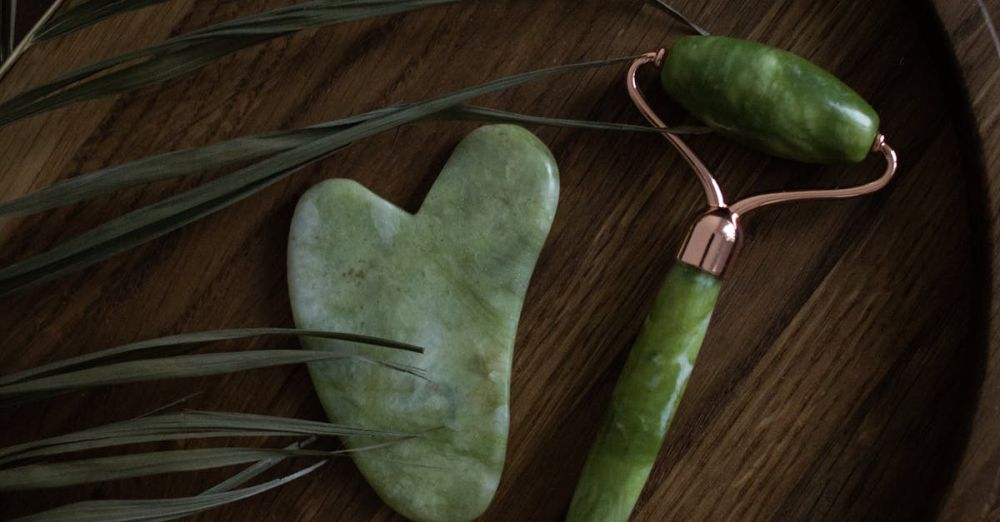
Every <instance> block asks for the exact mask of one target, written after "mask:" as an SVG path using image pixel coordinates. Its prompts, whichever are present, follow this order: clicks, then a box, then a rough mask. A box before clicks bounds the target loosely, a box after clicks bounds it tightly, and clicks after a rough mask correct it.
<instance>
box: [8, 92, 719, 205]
mask: <svg viewBox="0 0 1000 522" xmlns="http://www.w3.org/2000/svg"><path fill="white" fill-rule="evenodd" d="M395 109H396V108H391V109H382V110H379V111H373V112H368V113H364V114H361V115H358V116H354V117H350V118H342V119H339V120H334V121H330V122H327V123H323V124H321V125H317V126H314V127H308V128H301V129H293V130H289V131H281V132H272V133H268V134H260V135H256V136H248V137H243V138H236V139H232V140H229V141H224V142H220V143H214V144H211V145H206V146H203V147H196V148H190V149H185V150H180V151H175V152H168V153H165V154H158V155H155V156H149V157H146V158H142V159H139V160H136V161H133V162H129V163H125V164H122V165H116V166H113V167H109V168H106V169H101V170H97V171H94V172H90V173H87V174H83V175H80V176H75V177H72V178H69V179H66V180H63V181H59V182H57V183H54V184H52V185H51V186H49V187H46V188H44V189H41V190H37V191H35V192H32V193H29V194H26V195H24V196H21V197H19V198H16V199H12V200H10V201H7V202H3V203H0V216H4V215H16V214H20V215H26V214H34V213H37V212H42V211H45V210H51V209H53V208H58V207H62V206H66V205H70V204H73V203H78V202H80V201H84V200H87V199H91V198H95V197H98V196H101V195H104V194H108V193H111V192H114V191H117V190H123V189H126V188H130V187H134V186H137V185H143V184H147V183H152V182H155V181H162V180H165V179H171V178H177V177H181V176H186V175H189V174H193V173H197V172H203V171H209V170H213V169H219V168H223V167H227V166H230V165H233V164H236V163H242V162H246V161H252V160H257V159H260V158H263V157H265V156H270V155H273V154H277V153H280V152H285V151H288V150H291V149H294V148H295V147H298V146H300V145H304V144H306V143H308V142H310V141H312V140H315V139H318V138H320V137H323V136H329V135H330V134H331V133H333V132H335V131H337V130H341V129H343V128H346V127H348V126H351V125H354V124H357V123H360V122H362V121H366V120H369V119H372V118H374V117H377V116H381V115H384V114H387V113H388V112H389V111H392V110H395ZM438 118H439V119H446V120H477V121H491V122H508V123H522V124H533V125H543V126H553V127H567V128H576V129H590V130H607V131H629V132H646V133H662V132H664V131H662V130H661V129H656V128H654V127H648V126H643V125H628V124H621V123H610V122H598V121H587V120H573V119H565V118H548V117H544V116H533V115H527V114H519V113H516V112H509V111H502V110H497V109H491V108H486V107H475V106H466V105H462V106H458V107H455V108H454V109H449V110H448V111H445V112H443V113H441V114H440V115H439V116H438ZM669 132H670V133H672V134H704V133H707V132H710V129H708V128H707V127H682V126H677V127H671V129H670V131H669Z"/></svg>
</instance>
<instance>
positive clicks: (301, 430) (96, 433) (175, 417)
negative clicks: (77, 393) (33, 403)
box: [0, 411, 413, 467]
mask: <svg viewBox="0 0 1000 522" xmlns="http://www.w3.org/2000/svg"><path fill="white" fill-rule="evenodd" d="M307 435H308V436H313V437H332V436H343V437H352V436H353V437H357V436H363V437H379V438H383V439H394V440H403V439H406V438H411V437H413V435H412V434H407V433H400V432H393V431H384V430H374V429H367V428H359V427H352V426H343V425H338V424H330V423H326V422H317V421H309V420H302V419H294V418H285V417H271V416H266V415H252V414H246V413H225V412H210V411H187V412H181V413H169V414H163V415H155V416H149V417H140V418H136V419H131V420H127V421H123V422H115V423H111V424H105V425H103V426H98V427H95V428H90V429H86V430H81V431H77V432H74V433H69V434H66V435H60V436H57V437H50V438H47V439H41V440H34V441H30V442H26V443H23V444H18V445H15V446H10V447H7V448H3V449H0V467H10V465H11V464H12V463H17V462H21V461H24V460H27V459H37V458H41V457H54V456H58V455H66V454H70V453H75V452H80V451H89V450H95V449H101V448H111V447H119V446H127V445H131V444H141V443H147V442H164V441H178V440H190V439H211V438H230V437H234V438H235V437H300V436H307Z"/></svg>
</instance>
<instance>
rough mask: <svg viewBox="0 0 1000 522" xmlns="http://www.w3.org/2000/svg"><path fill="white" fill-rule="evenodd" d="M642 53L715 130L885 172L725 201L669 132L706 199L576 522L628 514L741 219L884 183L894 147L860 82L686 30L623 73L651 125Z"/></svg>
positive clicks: (614, 410)
mask: <svg viewBox="0 0 1000 522" xmlns="http://www.w3.org/2000/svg"><path fill="white" fill-rule="evenodd" d="M646 65H654V66H656V67H659V68H660V69H661V82H662V85H663V87H664V88H665V89H666V91H667V93H668V94H669V95H670V96H671V97H672V98H673V99H674V100H676V101H677V102H678V103H679V104H680V105H681V106H682V107H683V108H684V109H685V110H687V111H688V112H689V113H691V114H692V115H693V116H695V117H696V118H698V119H699V120H701V121H702V122H704V123H705V124H706V125H708V126H709V127H711V128H712V129H714V130H715V131H716V132H718V133H719V134H722V135H723V136H726V137H728V138H731V139H733V140H735V141H737V142H740V143H742V144H744V145H747V146H749V147H751V148H755V149H757V150H759V151H762V152H764V153H767V154H770V155H773V156H778V157H783V158H787V159H792V160H797V161H803V162H808V163H822V164H836V163H857V162H860V161H862V160H864V159H865V158H866V157H867V156H868V155H869V154H870V153H872V152H874V153H877V154H881V155H882V156H884V158H885V160H886V163H887V167H886V169H885V173H884V174H883V175H882V176H881V177H880V178H878V179H877V180H875V181H872V182H869V183H866V184H863V185H860V186H856V187H851V188H841V189H829V190H801V191H791V192H778V193H769V194H761V195H756V196H751V197H748V198H746V199H743V200H741V201H738V202H736V203H732V204H729V203H727V202H726V200H725V198H724V196H723V193H722V190H721V189H720V187H719V184H718V183H717V182H716V180H715V178H714V177H713V175H712V173H711V172H710V171H709V170H708V168H706V167H705V164H704V163H703V162H702V161H701V160H700V159H699V157H698V156H697V155H696V154H695V153H694V151H692V150H691V148H690V147H688V146H687V144H686V143H684V141H683V140H682V139H681V138H679V137H678V136H676V135H673V134H669V133H664V134H663V136H664V137H665V138H666V139H667V141H668V142H670V144H671V145H672V146H673V147H674V148H675V149H677V151H678V152H680V154H681V156H683V157H684V159H685V160H686V161H687V163H688V165H690V166H691V168H692V169H693V170H694V172H695V174H696V175H697V178H698V180H699V181H700V183H701V185H702V187H703V188H704V192H705V199H706V201H707V209H706V210H705V211H704V212H703V213H702V214H701V215H700V216H698V217H697V219H695V222H694V225H693V226H692V228H691V230H690V232H689V234H688V236H687V239H686V240H685V241H684V244H683V246H682V247H681V250H680V253H679V255H678V260H677V263H676V264H675V265H674V266H673V267H672V268H671V269H670V271H669V272H668V274H667V277H666V281H665V282H664V283H663V287H662V288H661V289H660V292H659V294H658V296H657V298H656V301H655V304H654V305H653V309H652V311H651V312H650V313H649V317H648V319H647V320H646V323H645V325H644V326H643V329H642V332H641V333H640V335H639V337H638V339H637V341H636V343H635V345H634V346H632V349H631V352H630V354H629V357H628V360H627V361H626V363H625V366H624V368H623V369H622V373H621V376H620V377H619V379H618V383H617V385H616V387H615V390H614V393H613V395H612V399H611V404H610V406H609V408H608V411H607V413H606V414H605V416H604V419H603V421H602V424H601V427H600V429H599V431H598V434H597V439H596V441H595V442H594V445H593V446H592V448H591V450H590V454H589V456H588V458H587V461H586V464H585V465H584V469H583V472H582V476H581V478H580V481H579V483H578V485H577V489H576V492H575V494H574V496H573V501H572V504H571V505H570V509H569V515H568V516H567V520H569V521H571V522H582V521H594V522H616V521H626V520H628V518H629V516H630V515H631V513H632V510H633V508H634V506H635V503H636V500H637V499H638V498H639V494H640V493H641V492H642V489H643V487H644V486H645V484H646V480H647V478H648V477H649V472H650V470H651V469H652V467H653V463H654V462H655V460H656V456H657V453H659V450H660V447H661V446H662V444H663V439H664V437H665V436H666V434H667V430H668V429H669V427H670V422H671V419H672V418H673V415H674V412H675V411H676V409H677V405H678V404H679V402H680V400H681V398H682V396H683V394H684V389H685V387H686V385H687V382H688V378H689V376H690V375H691V370H692V368H693V367H694V364H695V359H696V358H697V355H698V351H699V349H700V348H701V344H702V341H703V339H704V337H705V331H706V330H707V328H708V324H709V320H710V319H711V316H712V311H713V309H714V308H715V302H716V299H717V297H718V295H719V286H720V284H721V281H720V278H721V276H722V275H723V272H724V271H725V269H726V265H727V263H728V261H729V260H730V257H731V256H732V254H733V252H734V251H735V249H736V246H737V244H738V243H739V242H740V236H741V231H740V221H741V218H742V217H743V216H745V215H746V214H747V213H749V212H750V211H753V210H756V209H758V208H760V207H764V206H767V205H772V204H775V203H785V202H791V201H800V200H807V199H827V198H850V197H856V196H861V195H864V194H869V193H872V192H875V191H877V190H879V189H881V188H883V187H885V186H886V185H887V184H888V183H889V181H890V180H891V179H892V177H893V176H894V174H895V173H896V169H897V158H896V153H895V152H894V151H893V149H892V148H891V147H889V145H888V144H887V143H886V141H885V137H884V136H883V135H882V134H880V133H879V130H878V125H879V119H878V115H877V114H876V113H875V111H874V110H873V109H872V107H871V106H870V105H869V104H868V103H867V102H866V101H865V100H864V99H862V98H861V97H860V96H859V95H858V94H857V93H855V92H854V91H853V90H851V89H850V88H849V87H848V86H847V85H845V84H844V83H842V82H841V81H840V80H838V79H837V78H835V77H834V76H832V75H831V74H829V73H827V72H826V71H824V70H823V69H821V68H819V67H818V66H816V65H814V64H812V63H810V62H809V61H807V60H805V59H803V58H800V57H798V56H796V55H794V54H791V53H788V52H786V51H782V50H780V49H775V48H773V47H769V46H766V45H762V44H758V43H754V42H749V41H746V40H739V39H734V38H726V37H717V36H688V37H685V38H682V39H681V40H679V41H678V42H677V43H676V44H675V45H674V46H673V47H672V48H671V50H670V53H669V54H668V53H667V52H666V50H660V51H658V52H653V53H648V54H645V55H643V56H640V57H639V58H638V59H636V60H635V61H634V62H633V63H632V66H631V67H630V68H629V71H628V75H627V79H626V83H627V87H628V92H629V95H630V96H631V98H632V100H633V101H634V102H635V104H636V106H637V107H638V109H639V110H640V111H641V112H642V114H643V115H644V116H645V117H646V119H648V120H649V121H650V123H652V124H653V125H654V126H656V127H658V128H661V129H664V130H667V129H668V127H667V125H666V124H665V123H664V122H663V120H662V119H661V118H660V117H659V116H657V114H656V113H655V112H654V111H653V109H652V108H651V107H650V105H649V103H648V102H647V101H646V99H645V97H644V96H643V94H642V91H641V90H640V89H639V86H638V83H637V81H636V73H637V71H638V70H639V69H640V68H641V67H643V66H646Z"/></svg>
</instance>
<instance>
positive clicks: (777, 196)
mask: <svg viewBox="0 0 1000 522" xmlns="http://www.w3.org/2000/svg"><path fill="white" fill-rule="evenodd" d="M666 53H667V51H666V50H665V49H660V50H659V51H657V52H652V53H646V54H644V55H642V56H640V57H638V58H637V59H636V60H635V61H633V62H632V65H631V66H630V67H629V70H628V74H627V75H626V81H625V84H626V86H627V88H628V93H629V97H631V98H632V101H633V102H634V103H635V106H636V107H637V108H638V109H639V112H641V113H642V115H643V116H645V118H646V119H647V120H648V121H649V123H650V124H652V125H653V126H654V127H656V128H658V129H663V130H665V131H669V130H670V127H669V126H667V124H666V123H665V122H664V121H663V119H662V118H660V117H659V115H657V114H656V111H654V110H653V108H652V106H650V104H649V102H648V101H647V100H646V97H645V96H644V95H643V94H642V90H641V89H640V88H639V83H638V80H637V79H636V77H637V73H638V71H639V68H640V67H642V66H644V65H647V64H653V65H655V66H657V67H662V65H663V59H664V57H665V56H666ZM663 137H664V138H666V140H667V141H668V142H669V143H670V144H671V145H672V146H673V147H674V148H675V149H677V152H679V153H680V155H681V157H683V158H684V160H685V161H686V162H687V163H688V165H690V166H691V169H692V170H693V171H694V173H695V176H697V178H698V181H699V182H700V183H701V186H702V188H703V189H704V191H705V200H706V202H707V203H708V210H707V211H706V212H705V213H704V214H702V215H701V216H700V217H699V218H698V220H697V221H696V222H695V224H694V226H693V227H692V228H691V232H690V233H689V234H688V238H687V240H686V241H685V242H684V246H683V247H682V248H681V251H680V254H678V259H680V261H681V262H682V263H685V264H688V265H691V266H694V267H697V268H699V269H701V270H702V271H705V272H708V273H710V274H712V275H716V276H719V275H722V273H723V272H724V271H725V269H726V265H727V264H728V262H729V259H730V258H731V257H732V254H733V253H734V252H735V250H736V245H737V244H738V243H739V238H740V229H739V218H740V217H741V216H743V215H746V214H747V213H748V212H750V211H752V210H756V209H758V208H761V207H765V206H768V205H774V204H777V203H788V202H792V201H804V200H809V199H843V198H853V197H857V196H863V195H865V194H871V193H872V192H875V191H877V190H880V189H882V188H883V187H885V186H886V185H888V184H889V182H890V181H891V180H892V178H893V176H895V174H896V171H897V169H898V167H899V160H898V157H897V156H896V151H894V150H893V149H892V147H890V146H889V144H888V143H886V140H885V136H884V135H882V134H879V135H878V136H877V137H876V138H875V143H874V144H873V145H872V150H873V151H875V152H881V153H882V155H883V156H884V157H885V161H886V168H885V172H884V173H883V174H882V177H880V178H878V179H876V180H874V181H870V182H868V183H865V184H862V185H858V186H856V187H848V188H839V189H815V190H793V191H785V192H772V193H766V194H758V195H755V196H750V197H747V198H745V199H743V200H740V201H737V202H736V203H733V204H732V205H727V204H726V199H725V195H724V194H723V193H722V189H721V188H720V187H719V182H718V181H717V180H716V179H715V176H713V175H712V172H711V171H710V170H708V167H706V166H705V163H704V162H703V161H701V158H699V157H698V155H697V154H695V152H694V151H693V150H692V149H691V147H689V146H688V144H687V143H685V142H684V140H683V139H681V138H680V137H679V136H677V135H675V134H670V133H668V132H665V133H664V134H663Z"/></svg>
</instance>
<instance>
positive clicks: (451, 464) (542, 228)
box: [288, 125, 559, 522]
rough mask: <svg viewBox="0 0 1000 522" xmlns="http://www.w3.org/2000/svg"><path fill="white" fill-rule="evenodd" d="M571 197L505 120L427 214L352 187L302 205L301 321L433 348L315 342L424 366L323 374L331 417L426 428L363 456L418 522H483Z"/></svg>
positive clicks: (297, 284)
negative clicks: (516, 360) (538, 290)
mask: <svg viewBox="0 0 1000 522" xmlns="http://www.w3.org/2000/svg"><path fill="white" fill-rule="evenodd" d="M558 198H559V180H558V168H557V166H556V162H555V160H554V159H553V157H552V154H551V152H549V150H548V148H547V147H546V146H545V145H544V144H543V143H542V142H541V141H539V140H538V138H536V137H535V136H534V135H533V134H531V133H530V132H528V131H527V130H525V129H523V128H521V127H518V126H513V125H495V126H487V127H481V128H479V129H478V130H476V131H474V132H472V133H471V134H469V135H468V136H467V137H466V138H465V139H464V140H463V141H462V142H461V143H460V144H459V145H458V148H457V149H456V150H455V152H454V154H453V155H452V157H451V159H450V160H449V161H448V163H447V165H446V166H445V167H444V170H443V171H442V172H441V174H440V176H439V177H438V179H437V182H436V183H435V184H434V187H433V188H432V189H431V192H430V194H429V195H428V196H427V198H426V200H425V201H424V204H423V206H422V208H421V209H420V211H419V212H418V213H417V214H415V215H411V214H409V213H407V212H405V211H403V210H401V209H399V208H397V207H396V206H394V205H392V204H391V203H389V202H387V201H385V200H383V199H381V198H380V197H378V196H376V195H375V194H373V193H371V192H369V191H368V190H367V189H365V188H363V187H362V186H361V185H359V184H357V183H355V182H353V181H348V180H344V179H336V180H331V181H326V182H324V183H321V184H319V185H317V186H316V187H314V188H312V189H311V190H309V191H308V192H307V193H306V194H305V195H304V196H303V197H302V200H301V201H300V202H299V205H298V208H297V209H296V212H295V217H294V219H293V221H292V229H291V237H290V240H289V256H288V273H289V287H290V292H291V302H292V309H293V311H294V315H295V321H296V323H297V324H298V326H299V327H301V328H308V329H322V330H333V331H341V332H352V333H359V334H365V335H372V336H378V337H383V338H388V339H393V340H396V341H401V342H407V343H412V344H415V345H418V346H422V347H424V348H425V350H426V351H425V353H424V354H412V353H405V352H397V351H395V350H391V349H380V348H370V347H362V346H360V345H354V346H349V347H347V345H346V344H345V343H343V342H336V341H329V340H319V339H304V340H303V343H304V345H305V346H306V347H307V348H309V349H317V350H331V351H337V350H344V351H345V352H346V353H351V354H360V355H364V356H368V357H371V358H375V359H379V360H383V361H389V362H392V363H397V364H405V365H410V366H415V367H418V368H421V369H423V370H424V371H425V373H424V376H425V378H421V377H419V376H415V375H411V374H409V373H405V372H401V371H398V370H393V369H389V368H386V367H384V366H380V365H377V364H373V363H371V362H364V361H358V360H347V361H335V362H328V363H320V364H313V365H312V366H311V367H310V373H311V374H312V379H313V383H314V385H315V387H316V390H317V392H318V393H319V397H320V399H321V401H322V403H323V407H324V409H325V410H326V412H327V414H328V416H329V417H330V419H331V421H332V422H335V423H340V424H345V425H350V426H363V427H366V428H376V429H383V430H392V431H397V432H406V433H415V434H418V436H417V437H415V438H412V439H408V440H405V441H403V442H398V443H394V444H392V445H389V446H387V447H385V448H379V449H375V450H368V451H362V452H358V453H355V454H353V458H354V460H355V462H356V463H357V465H358V468H360V470H361V472H362V473H363V474H364V476H365V477H366V478H367V479H368V481H369V482H370V483H371V485H372V486H373V487H374V488H375V490H376V491H377V492H378V494H379V496H381V497H382V499H383V500H384V501H385V502H386V503H387V504H388V505H389V506H390V507H392V508H393V509H395V510H396V511H398V512H399V513H401V514H403V515H404V516H406V517H408V518H410V519H412V520H415V521H420V522H449V521H465V520H471V519H474V518H476V517H478V516H479V515H481V514H482V513H483V512H484V511H485V510H486V508H487V507H488V506H489V504H490V502H491V501H492V499H493V496H494V494H495V493H496V489H497V486H498V484H499V482H500V474H501V471H502V469H503V462H504V454H505V451H506V447H507V431H508V423H509V409H508V404H509V389H510V373H511V357H512V354H513V349H514V337H515V334H516V332H517V322H518V318H519V316H520V313H521V306H522V304H523V302H524V295H525V292H526V290H527V288H528V282H529V280H530V279H531V274H532V271H533V270H534V266H535V262H536V261H537V259H538V255H539V252H540V251H541V249H542V246H543V244H544V243H545V239H546V237H547V236H548V233H549V229H550V227H551V225H552V219H553V217H554V216H555V211H556V205H557V203H558ZM345 348H346V349H345ZM345 442H346V443H347V445H348V446H350V447H354V448H357V447H362V446H370V445H372V444H375V443H378V442H379V439H373V438H371V437H350V438H348V439H347V440H346V441H345Z"/></svg>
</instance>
